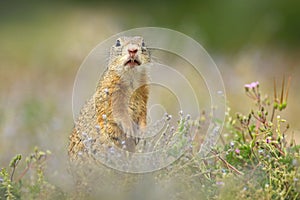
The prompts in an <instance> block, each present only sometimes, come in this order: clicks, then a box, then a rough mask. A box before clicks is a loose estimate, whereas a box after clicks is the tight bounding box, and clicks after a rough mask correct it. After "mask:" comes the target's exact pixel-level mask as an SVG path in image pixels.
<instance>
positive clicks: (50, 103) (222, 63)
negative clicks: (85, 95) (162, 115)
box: [0, 0, 300, 166]
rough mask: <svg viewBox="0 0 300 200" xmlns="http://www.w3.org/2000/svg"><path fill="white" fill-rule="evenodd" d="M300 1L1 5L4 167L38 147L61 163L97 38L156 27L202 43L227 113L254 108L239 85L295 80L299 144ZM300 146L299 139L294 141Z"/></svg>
mask: <svg viewBox="0 0 300 200" xmlns="http://www.w3.org/2000/svg"><path fill="white" fill-rule="evenodd" d="M299 25H300V1H292V0H290V1H279V0H275V1H274V0H272V1H271V0H267V1H259V0H252V1H239V0H228V1H226V2H225V1H216V0H211V1H178V0H175V1H158V0H152V1H147V2H146V1H145V2H142V1H137V0H129V1H109V2H104V1H103V2H102V1H61V2H60V3H58V2H54V1H52V2H51V3H49V2H44V1H1V2H0V166H2V165H4V164H6V163H8V162H9V159H10V158H11V157H12V156H13V155H15V154H16V153H20V152H21V153H24V154H26V152H29V151H30V150H31V149H32V148H33V146H35V145H37V146H40V147H42V148H43V149H50V150H51V151H53V152H54V153H55V155H62V156H60V157H56V158H55V161H54V163H53V165H55V164H57V163H59V162H60V161H65V160H66V149H67V145H68V136H69V134H70V132H71V129H72V126H73V119H72V99H71V98H72V88H73V82H74V79H75V76H76V72H77V70H78V68H79V66H80V64H81V63H82V61H83V60H84V58H85V56H86V55H88V53H89V52H90V51H91V50H92V49H93V48H94V47H95V46H96V45H97V44H99V43H100V42H101V41H103V40H105V39H106V38H108V37H110V36H111V35H114V34H116V33H118V32H121V31H124V30H128V29H131V28H136V27H145V26H158V27H165V28H171V29H174V30H177V31H180V32H182V33H185V34H187V35H189V36H191V37H193V38H194V39H195V40H197V41H198V42H199V43H201V44H202V45H203V46H204V47H205V49H206V50H207V51H208V53H209V54H210V55H211V56H212V58H213V59H214V61H215V62H216V64H217V65H218V67H219V69H220V72H221V74H222V76H223V78H224V83H225V87H226V91H227V97H228V105H229V106H230V107H231V108H232V114H234V113H235V112H236V111H240V112H244V113H245V114H246V112H248V111H250V105H252V104H251V103H252V102H251V101H250V100H249V99H248V98H247V97H246V96H245V95H244V88H243V86H244V84H245V83H250V82H252V81H259V82H260V83H261V90H262V91H263V93H268V94H269V95H272V94H273V78H274V77H275V78H276V79H277V80H278V81H281V80H282V77H283V75H285V76H286V77H287V76H290V75H291V76H292V84H291V89H290V95H289V99H288V109H287V110H286V111H285V112H284V115H285V116H284V117H286V119H288V120H289V121H290V123H291V129H292V131H290V134H292V133H293V132H294V134H295V135H296V136H297V137H298V138H300V137H299V134H300V132H299V130H300V123H299V120H298V119H299V112H300V108H299V102H300V101H299V100H300V94H299V89H300V85H299V81H300V46H299V45H300V37H299V36H300V28H299ZM298 141H299V140H298Z"/></svg>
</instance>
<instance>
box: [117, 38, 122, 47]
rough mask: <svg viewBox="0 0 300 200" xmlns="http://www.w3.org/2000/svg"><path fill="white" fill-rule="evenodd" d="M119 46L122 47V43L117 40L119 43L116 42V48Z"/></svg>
mask: <svg viewBox="0 0 300 200" xmlns="http://www.w3.org/2000/svg"><path fill="white" fill-rule="evenodd" d="M119 46H121V42H120V40H119V39H117V41H116V47H119Z"/></svg>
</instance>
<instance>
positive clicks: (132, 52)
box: [128, 48, 138, 58]
mask: <svg viewBox="0 0 300 200" xmlns="http://www.w3.org/2000/svg"><path fill="white" fill-rule="evenodd" d="M137 51H138V50H137V49H136V48H133V49H128V53H129V56H130V58H134V57H135V54H136V53H137Z"/></svg>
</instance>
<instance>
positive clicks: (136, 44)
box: [109, 36, 150, 70]
mask: <svg viewBox="0 0 300 200" xmlns="http://www.w3.org/2000/svg"><path fill="white" fill-rule="evenodd" d="M149 62H150V53H149V50H148V49H147V47H146V45H145V42H144V39H143V38H142V37H140V36H135V37H125V36H124V37H120V38H118V39H117V40H116V43H115V44H114V45H113V46H112V47H111V50H110V60H109V67H110V68H111V69H114V70H123V69H133V68H136V67H138V66H140V65H142V64H146V63H149Z"/></svg>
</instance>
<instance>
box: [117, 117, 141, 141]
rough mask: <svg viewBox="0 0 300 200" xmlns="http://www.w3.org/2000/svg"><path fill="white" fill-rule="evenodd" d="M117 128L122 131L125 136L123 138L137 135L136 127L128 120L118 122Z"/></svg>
mask: <svg viewBox="0 0 300 200" xmlns="http://www.w3.org/2000/svg"><path fill="white" fill-rule="evenodd" d="M118 126H119V128H120V129H121V130H122V132H123V133H124V134H125V136H126V137H127V138H129V137H137V136H138V135H137V133H138V125H137V124H136V123H135V122H134V121H132V120H130V119H126V120H125V119H124V120H120V121H119V122H118Z"/></svg>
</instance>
